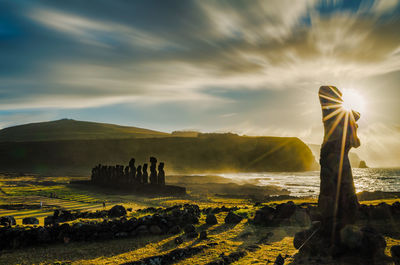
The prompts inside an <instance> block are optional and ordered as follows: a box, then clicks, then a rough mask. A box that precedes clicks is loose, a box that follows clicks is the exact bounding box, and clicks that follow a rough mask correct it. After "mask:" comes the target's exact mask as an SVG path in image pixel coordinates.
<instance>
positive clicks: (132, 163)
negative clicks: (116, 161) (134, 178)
mask: <svg viewBox="0 0 400 265" xmlns="http://www.w3.org/2000/svg"><path fill="white" fill-rule="evenodd" d="M134 166H135V159H134V158H131V160H130V161H129V167H134Z"/></svg>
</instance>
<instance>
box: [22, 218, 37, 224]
mask: <svg viewBox="0 0 400 265" xmlns="http://www.w3.org/2000/svg"><path fill="white" fill-rule="evenodd" d="M22 223H23V224H24V225H38V224H39V220H38V219H37V218H35V217H25V218H24V219H22Z"/></svg>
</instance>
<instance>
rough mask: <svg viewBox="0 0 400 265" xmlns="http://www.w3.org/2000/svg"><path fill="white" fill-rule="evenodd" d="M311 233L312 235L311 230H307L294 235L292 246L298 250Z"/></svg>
mask: <svg viewBox="0 0 400 265" xmlns="http://www.w3.org/2000/svg"><path fill="white" fill-rule="evenodd" d="M312 233H313V230H312V229H307V230H303V231H300V232H297V233H296V234H295V235H294V239H293V246H294V247H295V248H296V249H299V248H300V247H301V245H303V243H304V242H305V241H306V240H307V239H308V238H309V237H310V236H311V235H312Z"/></svg>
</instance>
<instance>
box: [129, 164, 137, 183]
mask: <svg viewBox="0 0 400 265" xmlns="http://www.w3.org/2000/svg"><path fill="white" fill-rule="evenodd" d="M129 168H130V169H131V174H130V176H129V181H128V182H129V183H133V182H134V180H135V178H136V167H135V158H132V159H131V160H130V161H129Z"/></svg>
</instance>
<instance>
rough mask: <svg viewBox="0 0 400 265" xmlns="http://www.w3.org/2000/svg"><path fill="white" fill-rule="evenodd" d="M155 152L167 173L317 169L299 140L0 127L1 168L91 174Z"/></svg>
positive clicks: (54, 125) (97, 126) (109, 128)
mask: <svg viewBox="0 0 400 265" xmlns="http://www.w3.org/2000/svg"><path fill="white" fill-rule="evenodd" d="M150 156H156V157H157V158H158V159H159V161H163V162H165V163H166V171H167V173H169V174H170V173H172V172H174V173H207V172H209V173H212V172H261V171H304V170H311V169H315V168H316V162H315V159H314V156H313V154H312V152H311V150H310V149H309V148H308V146H307V145H306V144H304V143H303V142H302V141H301V140H300V139H298V138H294V137H292V138H290V137H247V136H239V135H236V134H231V133H226V134H215V133H214V134H213V133H211V134H202V133H197V132H196V133H193V132H188V133H187V132H184V133H174V134H168V133H162V132H157V131H151V130H146V129H141V128H136V127H126V126H118V125H112V124H105V123H94V122H83V121H75V120H65V119H64V120H58V121H53V122H42V123H32V124H26V125H20V126H15V127H10V128H6V129H3V130H0V171H9V172H10V171H11V172H29V173H42V174H43V173H44V174H79V175H88V174H90V171H91V168H92V167H93V166H95V165H97V164H99V163H101V164H106V165H115V164H120V165H126V164H127V163H128V161H129V160H130V158H132V157H134V158H136V161H137V163H138V164H143V163H148V162H149V161H148V160H149V157H150Z"/></svg>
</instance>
